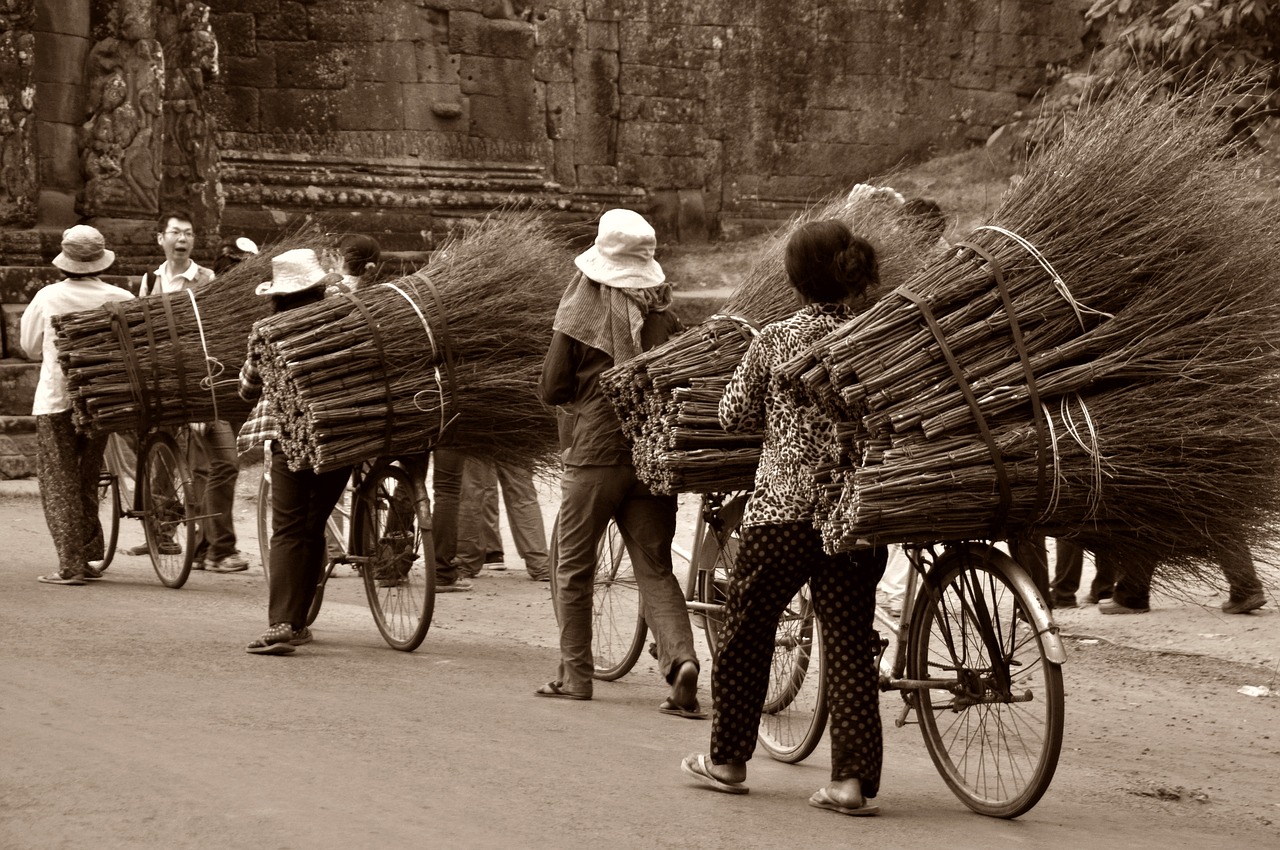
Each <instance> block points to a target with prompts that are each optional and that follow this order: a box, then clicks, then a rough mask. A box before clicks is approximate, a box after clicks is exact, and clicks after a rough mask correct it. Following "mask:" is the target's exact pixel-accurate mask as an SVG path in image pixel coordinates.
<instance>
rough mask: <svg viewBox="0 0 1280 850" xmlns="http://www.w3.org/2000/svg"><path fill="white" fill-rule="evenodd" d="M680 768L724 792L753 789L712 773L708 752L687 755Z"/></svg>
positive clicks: (746, 792)
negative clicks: (708, 764)
mask: <svg viewBox="0 0 1280 850" xmlns="http://www.w3.org/2000/svg"><path fill="white" fill-rule="evenodd" d="M680 770H681V772H683V773H687V774H688V775H690V776H692V777H693V778H694V779H696V780H698V781H699V782H701V783H702V784H703V785H706V786H707V787H708V788H712V789H714V790H716V791H719V792H720V793H722V794H748V793H750V791H751V789H750V788H748V787H747V786H746V785H743V784H742V783H741V782H725V781H724V780H723V779H719V778H717V777H715V776H714V775H712V773H711V768H709V767H707V754H706V753H698V754H697V755H691V756H685V757H684V760H683V761H681V762H680Z"/></svg>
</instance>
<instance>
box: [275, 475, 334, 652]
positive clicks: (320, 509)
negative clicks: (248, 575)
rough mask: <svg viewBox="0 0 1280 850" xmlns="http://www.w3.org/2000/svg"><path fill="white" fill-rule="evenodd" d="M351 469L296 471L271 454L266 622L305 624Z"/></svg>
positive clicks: (294, 625)
mask: <svg viewBox="0 0 1280 850" xmlns="http://www.w3.org/2000/svg"><path fill="white" fill-rule="evenodd" d="M350 476H351V469H350V468H349V467H348V468H344V469H335V470H332V471H330V472H321V473H318V474H317V473H316V472H314V471H313V470H310V469H302V470H298V471H297V472H294V471H292V470H290V469H289V462H288V460H287V459H286V458H285V454H284V452H273V453H272V454H271V518H272V522H273V523H274V525H273V526H272V529H271V581H270V586H269V588H268V590H269V593H270V601H269V602H268V605H267V614H268V616H267V623H268V625H275V624H276V623H288V624H289V625H291V626H293V628H295V629H300V628H302V627H303V626H305V625H306V624H307V611H308V609H310V608H311V600H312V597H314V596H315V592H316V583H317V582H319V580H320V571H321V570H323V569H324V564H325V539H324V528H325V521H326V520H328V519H329V514H331V513H333V507H334V505H336V504H337V503H338V499H339V498H341V496H342V491H343V488H345V487H346V486H347V479H348V478H349V477H350Z"/></svg>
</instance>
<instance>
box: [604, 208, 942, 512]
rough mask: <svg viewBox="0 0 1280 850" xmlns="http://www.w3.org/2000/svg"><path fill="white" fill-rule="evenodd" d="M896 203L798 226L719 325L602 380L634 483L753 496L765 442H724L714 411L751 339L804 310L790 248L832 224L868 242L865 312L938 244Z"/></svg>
mask: <svg viewBox="0 0 1280 850" xmlns="http://www.w3.org/2000/svg"><path fill="white" fill-rule="evenodd" d="M860 188H865V189H870V188H871V187H860ZM894 195H896V193H893V192H891V191H882V190H871V191H865V192H855V193H852V194H850V195H846V196H842V197H840V198H838V199H834V200H830V201H828V202H826V203H824V204H818V205H816V206H815V207H814V208H812V209H810V210H808V211H807V212H805V213H804V214H802V215H800V216H798V217H797V218H795V219H794V220H793V221H791V222H790V223H789V224H788V226H787V227H786V228H785V229H784V230H783V232H782V233H781V234H779V236H778V237H777V238H775V239H773V240H772V241H771V242H770V243H769V245H768V247H766V249H765V251H764V252H763V254H762V256H761V258H760V261H759V262H758V263H757V264H756V265H755V266H754V267H753V268H752V270H751V272H750V273H749V274H748V275H747V277H746V279H744V280H743V281H742V283H741V284H739V286H738V287H737V288H736V289H735V290H734V292H733V294H732V295H731V296H730V297H729V299H728V300H727V301H726V302H725V304H724V305H723V306H722V307H721V308H720V310H719V312H718V313H716V315H714V316H712V317H711V318H709V319H707V320H706V321H705V322H703V323H701V324H699V325H698V326H696V327H694V328H690V329H689V330H687V331H685V332H684V333H682V334H680V335H678V336H676V337H673V338H672V339H670V340H668V341H667V342H666V343H664V344H663V345H660V346H656V347H655V348H652V349H650V350H649V351H646V352H644V353H642V354H640V355H639V356H637V357H634V358H632V359H631V360H629V361H627V362H626V363H621V364H618V365H617V366H615V367H613V368H612V369H610V370H609V371H608V372H606V373H604V375H603V376H601V387H602V389H603V390H604V392H605V395H606V396H607V397H608V399H609V401H610V402H611V403H612V404H613V407H614V410H615V412H616V413H617V414H618V419H619V421H620V422H621V424H622V430H623V433H624V434H625V435H626V436H627V437H628V439H629V440H630V441H631V447H632V449H631V451H632V462H633V465H634V466H635V468H636V473H637V475H638V476H639V477H640V479H641V480H642V481H644V482H645V483H646V484H648V486H649V487H650V489H652V490H654V491H655V492H659V493H679V492H691V493H706V492H727V491H730V490H739V489H749V488H750V487H751V484H752V481H753V480H754V478H755V471H756V463H757V461H758V460H759V458H760V444H761V440H762V438H763V435H762V434H761V433H755V434H741V433H733V434H730V433H727V432H726V431H724V429H723V428H721V427H720V422H719V418H718V416H717V406H718V403H719V399H720V395H721V394H723V391H724V387H725V385H726V384H727V383H728V381H729V378H730V377H732V375H733V371H734V369H736V368H737V366H738V363H739V362H741V360H742V356H743V355H744V354H745V353H746V350H747V347H748V346H749V345H750V343H751V338H752V336H753V335H754V332H755V331H756V330H758V329H759V328H760V327H763V326H765V325H767V324H769V323H771V322H776V321H778V320H779V319H784V318H786V317H787V316H789V315H791V314H792V313H794V312H795V311H796V310H797V309H799V307H800V306H801V304H800V299H799V297H798V296H797V295H796V292H795V290H794V289H793V288H792V286H791V284H790V282H789V281H788V280H787V274H786V271H785V269H784V267H783V262H784V257H785V250H786V244H787V240H788V238H790V236H791V234H792V233H794V232H795V231H796V229H797V228H799V227H800V226H801V225H803V224H805V223H807V222H810V221H817V220H820V219H828V218H835V219H839V220H841V221H843V222H845V223H846V224H848V225H849V227H850V228H851V229H852V230H853V232H854V233H856V234H857V235H859V236H861V237H863V238H864V239H866V240H867V241H869V242H870V243H871V244H872V245H873V246H874V247H875V249H876V253H877V257H878V259H879V262H880V278H881V285H880V286H879V287H877V289H876V290H875V291H874V292H869V293H867V294H866V295H865V296H864V297H863V298H862V299H861V301H860V302H859V303H858V304H856V305H854V306H855V307H856V308H865V307H866V306H867V305H869V304H871V303H874V301H875V300H876V299H877V298H878V297H879V296H880V295H881V294H883V293H884V292H887V291H888V290H890V289H892V288H893V287H894V286H896V285H897V284H898V283H901V282H902V281H904V280H906V279H907V277H908V276H909V275H910V274H911V273H912V272H914V271H915V269H916V268H917V267H918V266H919V265H920V264H921V263H922V262H923V259H924V257H925V256H926V254H928V253H929V251H930V250H932V249H933V248H934V247H935V243H936V241H937V237H936V234H934V233H931V232H930V231H929V229H928V227H927V226H926V225H925V223H924V222H922V221H921V220H920V219H919V218H918V217H916V216H913V215H910V214H907V213H905V212H904V211H903V208H902V204H901V200H900V197H899V198H895V197H893V196H894Z"/></svg>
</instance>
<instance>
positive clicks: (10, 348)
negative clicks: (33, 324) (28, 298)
mask: <svg viewBox="0 0 1280 850" xmlns="http://www.w3.org/2000/svg"><path fill="white" fill-rule="evenodd" d="M26 309H27V305H26V304H0V320H3V322H2V323H0V342H2V343H3V345H2V346H0V357H21V358H26V356H27V354H26V352H25V351H23V350H22V314H23V312H24V311H25V310H26Z"/></svg>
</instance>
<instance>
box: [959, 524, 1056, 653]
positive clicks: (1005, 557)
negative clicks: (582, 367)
mask: <svg viewBox="0 0 1280 850" xmlns="http://www.w3.org/2000/svg"><path fill="white" fill-rule="evenodd" d="M971 545H972V544H971ZM987 548H988V550H989V551H990V553H991V563H993V564H997V565H999V567H1000V570H1001V572H1003V573H1004V576H1005V578H1007V579H1008V580H1009V583H1010V584H1012V585H1013V586H1014V587H1015V588H1017V589H1018V590H1020V591H1021V592H1022V595H1023V596H1025V597H1026V598H1027V599H1030V600H1031V610H1030V611H1029V612H1027V613H1028V614H1029V615H1030V617H1031V624H1032V625H1033V626H1035V630H1036V634H1038V635H1040V639H1041V640H1042V641H1044V655H1045V658H1047V659H1048V660H1049V661H1052V662H1053V663H1054V664H1065V663H1066V661H1067V651H1066V649H1065V648H1064V647H1063V645H1062V638H1061V637H1059V636H1058V626H1057V624H1056V623H1054V622H1053V615H1052V614H1051V613H1050V612H1049V606H1048V605H1046V604H1045V601H1044V597H1042V596H1041V595H1040V591H1039V590H1037V589H1036V583H1035V582H1034V581H1032V580H1031V575H1030V574H1029V573H1028V572H1027V571H1026V570H1025V569H1024V568H1023V566H1022V565H1021V564H1019V563H1018V562H1017V561H1015V560H1014V559H1013V558H1012V557H1011V556H1010V555H1009V554H1007V553H1006V552H1004V551H1003V550H1001V549H997V548H996V547H994V546H988V547H987Z"/></svg>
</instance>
